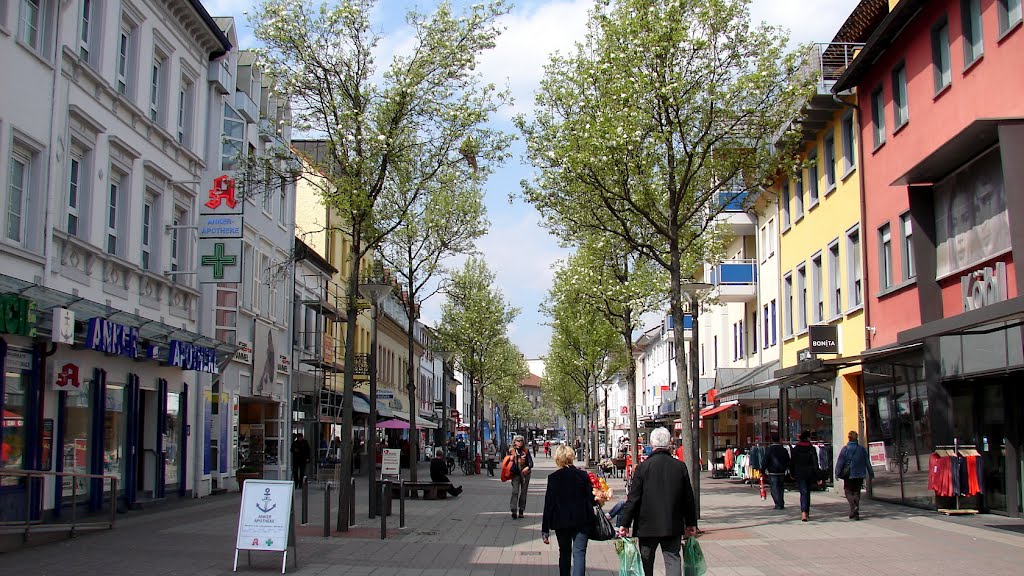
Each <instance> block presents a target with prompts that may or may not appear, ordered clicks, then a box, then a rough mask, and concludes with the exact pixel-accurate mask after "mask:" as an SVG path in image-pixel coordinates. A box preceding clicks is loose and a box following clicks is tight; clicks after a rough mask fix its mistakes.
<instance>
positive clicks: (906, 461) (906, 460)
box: [889, 446, 910, 474]
mask: <svg viewBox="0 0 1024 576" xmlns="http://www.w3.org/2000/svg"><path fill="white" fill-rule="evenodd" d="M889 469H890V470H892V471H893V472H897V471H898V472H899V473H900V474H906V473H907V470H909V469H910V454H908V453H907V451H906V450H904V449H903V447H902V446H899V447H897V448H896V452H895V453H893V455H892V456H890V457H889Z"/></svg>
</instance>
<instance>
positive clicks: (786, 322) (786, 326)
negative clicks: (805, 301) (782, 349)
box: [782, 274, 793, 336]
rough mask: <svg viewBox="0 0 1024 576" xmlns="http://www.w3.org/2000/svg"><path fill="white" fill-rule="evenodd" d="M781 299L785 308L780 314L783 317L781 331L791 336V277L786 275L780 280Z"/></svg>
mask: <svg viewBox="0 0 1024 576" xmlns="http://www.w3.org/2000/svg"><path fill="white" fill-rule="evenodd" d="M782 297H783V298H784V300H783V301H782V302H783V305H784V306H785V308H784V309H783V311H782V313H783V314H784V315H785V316H783V318H782V329H783V330H785V331H786V336H792V335H793V275H792V274H786V276H785V278H783V279H782Z"/></svg>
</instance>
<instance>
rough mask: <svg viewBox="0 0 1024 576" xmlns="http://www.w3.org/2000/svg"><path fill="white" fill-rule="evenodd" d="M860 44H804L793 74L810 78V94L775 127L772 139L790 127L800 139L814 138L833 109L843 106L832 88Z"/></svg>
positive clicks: (809, 139) (809, 140) (811, 139)
mask: <svg viewBox="0 0 1024 576" xmlns="http://www.w3.org/2000/svg"><path fill="white" fill-rule="evenodd" d="M863 47H864V45H863V44H854V43H846V42H833V43H817V44H811V45H810V46H809V47H808V50H807V53H806V54H805V56H804V62H803V65H802V66H801V67H800V70H798V71H797V74H798V75H801V76H802V77H804V78H806V77H808V76H810V77H813V78H814V80H815V82H814V94H813V95H812V96H811V97H810V98H809V99H808V100H807V101H805V102H804V103H803V104H802V105H801V107H800V109H799V110H796V111H794V113H793V117H792V118H791V119H789V120H788V121H787V122H786V123H785V124H783V126H782V127H781V128H779V132H778V134H776V142H778V141H779V140H781V139H782V135H783V133H785V131H786V130H788V129H790V128H793V127H795V128H797V129H798V130H799V131H800V133H801V136H802V138H803V141H804V142H813V141H814V140H815V139H816V138H817V135H818V133H819V132H821V131H822V130H823V129H824V128H825V126H826V125H827V124H828V122H830V121H831V120H832V116H833V115H835V113H836V111H837V110H839V109H841V108H842V107H843V105H842V104H840V103H839V102H837V101H836V99H835V98H833V96H832V87H833V86H835V84H836V81H837V80H839V77H840V76H842V75H843V72H845V71H846V69H847V68H848V67H849V66H850V64H851V63H852V62H853V59H854V58H855V57H856V56H857V53H858V52H859V51H860V49H861V48H863Z"/></svg>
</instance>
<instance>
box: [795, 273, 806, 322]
mask: <svg viewBox="0 0 1024 576" xmlns="http://www.w3.org/2000/svg"><path fill="white" fill-rule="evenodd" d="M796 298H797V300H796V305H797V307H798V309H797V311H796V318H797V322H798V324H797V328H798V329H799V330H806V329H807V267H806V266H804V265H803V264H801V265H800V266H799V267H798V268H797V269H796Z"/></svg>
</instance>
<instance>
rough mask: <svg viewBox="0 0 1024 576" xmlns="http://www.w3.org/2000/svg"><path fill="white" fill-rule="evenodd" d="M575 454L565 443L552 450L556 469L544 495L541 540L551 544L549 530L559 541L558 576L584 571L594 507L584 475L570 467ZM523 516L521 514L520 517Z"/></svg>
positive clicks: (589, 486)
mask: <svg viewBox="0 0 1024 576" xmlns="http://www.w3.org/2000/svg"><path fill="white" fill-rule="evenodd" d="M575 458H576V451H575V450H573V449H572V448H570V447H569V446H567V445H565V444H560V445H559V446H557V447H556V448H555V465H557V466H558V470H556V471H555V472H554V473H552V474H551V475H550V476H548V487H547V490H546V491H545V493H544V518H543V520H541V527H540V530H541V538H543V540H544V543H545V544H550V543H551V541H550V539H549V538H550V531H551V530H552V529H553V530H554V531H555V538H556V539H557V540H558V573H559V575H560V576H583V575H584V573H585V572H586V568H587V534H586V528H587V524H588V523H589V522H590V510H591V508H592V507H593V506H594V505H595V504H597V502H596V500H594V490H593V488H592V487H591V485H590V478H589V477H588V476H587V473H586V472H584V471H582V470H580V469H579V468H576V467H575V466H573V460H575ZM520 516H522V514H520Z"/></svg>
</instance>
